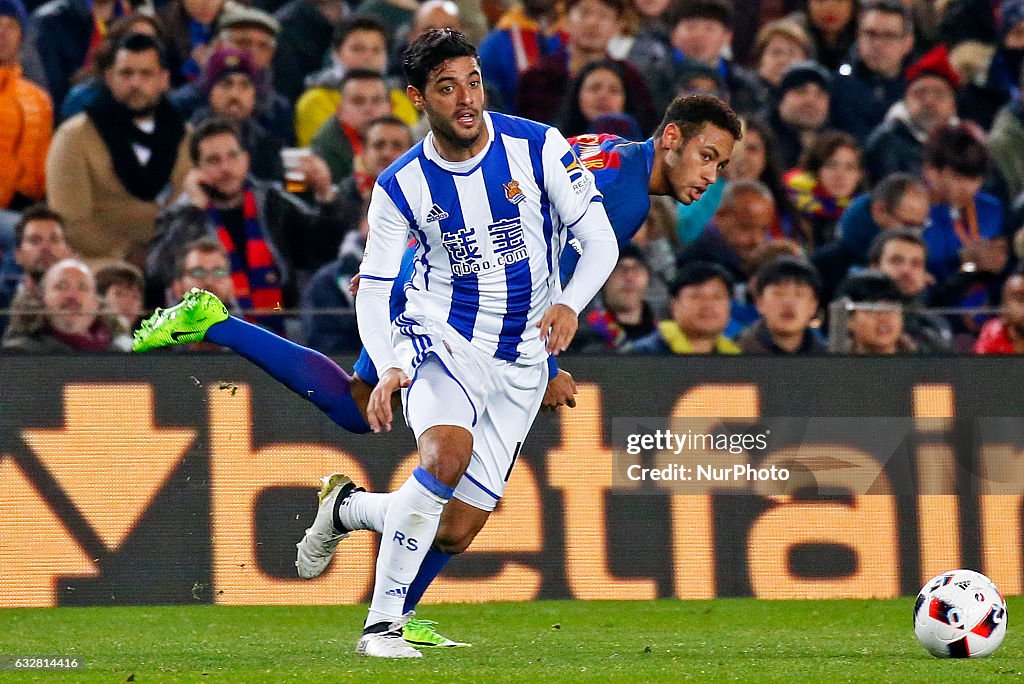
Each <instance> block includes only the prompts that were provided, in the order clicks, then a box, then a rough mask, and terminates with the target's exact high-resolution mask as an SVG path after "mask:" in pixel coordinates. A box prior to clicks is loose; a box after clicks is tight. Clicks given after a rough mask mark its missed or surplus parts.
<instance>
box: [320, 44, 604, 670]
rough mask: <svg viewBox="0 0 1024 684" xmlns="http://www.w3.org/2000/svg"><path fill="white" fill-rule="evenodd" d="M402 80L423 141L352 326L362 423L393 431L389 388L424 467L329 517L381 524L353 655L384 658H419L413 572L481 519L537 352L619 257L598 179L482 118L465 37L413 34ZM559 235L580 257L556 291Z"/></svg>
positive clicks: (394, 193) (507, 123)
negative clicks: (400, 288) (401, 283)
mask: <svg viewBox="0 0 1024 684" xmlns="http://www.w3.org/2000/svg"><path fill="white" fill-rule="evenodd" d="M403 66H404V67H405V71H406V75H407V78H408V80H409V88H408V94H409V96H410V99H411V100H412V102H413V104H414V105H416V107H417V108H418V109H420V110H421V111H423V112H425V114H426V116H427V120H428V122H429V124H430V129H431V131H430V133H429V134H428V135H427V137H426V138H425V139H424V140H423V141H421V142H420V143H419V144H417V145H416V146H414V147H413V148H412V149H411V150H410V151H409V152H407V153H406V154H405V155H404V156H403V157H401V158H400V159H399V160H398V161H396V162H395V163H394V164H392V165H391V166H390V167H389V168H388V169H387V170H386V171H384V173H382V174H381V175H380V176H379V177H378V178H377V183H376V185H375V186H374V190H373V195H372V197H371V200H370V210H369V224H370V233H369V237H368V238H367V248H366V253H365V256H364V259H363V264H362V266H361V268H360V274H361V280H360V291H359V297H358V298H357V299H356V314H357V319H358V324H359V333H360V337H361V338H362V340H363V344H364V346H365V347H366V350H367V352H368V353H369V356H370V358H371V359H372V360H373V362H374V365H375V366H376V368H377V371H378V374H379V378H380V379H379V382H378V383H377V385H376V387H375V388H374V389H373V392H372V393H371V395H370V399H369V403H368V405H367V419H368V422H369V424H370V427H371V428H372V429H373V430H374V431H380V430H390V428H391V422H392V408H391V395H392V393H393V392H394V391H395V390H397V389H399V388H402V389H403V405H404V409H405V417H406V423H407V424H408V425H409V426H410V428H412V430H413V433H414V434H415V436H416V439H417V444H418V450H419V457H420V465H419V467H418V468H416V470H415V471H414V473H413V476H412V477H410V478H409V480H408V481H406V483H405V484H403V485H402V486H401V487H400V488H399V489H398V490H397V491H395V492H392V493H390V494H369V493H367V492H351V493H348V494H347V496H345V499H344V504H343V505H340V506H336V507H334V508H335V516H336V517H337V520H336V522H338V523H340V525H336V527H337V528H338V529H339V530H342V531H343V530H352V529H359V528H363V527H367V526H373V525H368V524H367V523H368V519H372V518H380V517H382V518H383V534H382V540H381V546H380V551H379V553H378V558H377V576H376V581H375V585H374V590H373V597H372V600H371V603H370V610H369V615H368V617H367V619H366V622H365V625H364V629H363V635H362V637H361V638H360V639H359V642H358V644H357V648H356V650H357V652H358V653H361V654H363V655H368V656H376V657H384V658H408V657H419V656H420V655H421V654H420V652H419V651H417V650H416V649H414V648H412V647H411V646H410V645H409V644H407V643H406V642H405V641H404V639H403V633H402V628H403V626H404V623H405V622H406V621H407V620H408V619H409V617H410V613H409V612H406V611H405V602H406V597H407V595H408V593H409V592H410V590H411V589H413V587H412V585H413V582H414V580H415V579H416V577H417V575H418V574H419V573H420V569H421V566H422V565H423V563H424V559H425V558H426V557H427V555H428V551H429V550H430V547H431V545H434V546H435V547H438V546H439V547H441V548H440V549H436V551H443V550H444V547H446V546H447V547H451V546H453V542H454V540H456V539H460V538H464V537H466V536H467V532H469V531H472V533H473V534H475V532H476V531H478V530H479V529H481V528H482V527H483V525H484V523H485V522H486V521H487V518H488V516H489V515H490V512H491V511H492V510H493V509H494V507H495V505H496V504H497V502H498V500H499V499H500V497H501V495H502V493H503V492H504V488H505V484H506V481H507V479H508V477H509V475H510V474H511V471H512V468H513V466H514V465H515V459H516V457H517V456H518V454H519V449H520V448H521V447H522V443H523V441H524V440H525V438H526V434H527V433H528V431H529V429H530V426H531V425H532V423H533V420H534V418H535V417H536V414H537V411H538V410H539V408H540V404H541V400H542V398H543V393H544V388H545V386H546V384H547V380H548V364H547V359H548V356H549V354H557V353H558V352H560V351H564V350H565V349H566V347H567V346H568V345H569V343H570V342H571V340H572V337H573V335H574V334H575V332H576V326H577V316H578V315H579V312H580V311H581V310H582V309H583V307H584V306H586V305H587V303H589V301H590V300H591V299H592V298H593V296H594V295H595V294H596V293H597V291H598V289H600V287H601V285H603V284H604V281H605V279H606V278H607V277H608V275H609V274H610V273H611V270H612V268H613V267H614V265H615V259H616V256H617V254H618V249H617V246H616V241H615V237H614V233H613V232H612V229H611V225H610V224H609V223H608V217H607V215H606V214H605V211H604V207H603V205H602V203H601V199H602V198H601V194H600V193H599V192H598V191H597V189H596V187H595V185H594V181H593V176H592V175H591V174H590V173H589V172H588V171H586V169H584V168H582V166H581V165H580V163H579V160H577V159H576V156H575V154H574V153H573V151H572V149H571V148H570V147H569V144H568V142H566V140H565V138H563V137H562V135H561V134H560V133H559V132H558V131H557V130H556V129H553V128H550V127H548V126H544V125H542V124H537V123H534V122H530V121H526V120H523V119H517V118H514V117H509V116H505V115H501V114H496V113H491V112H487V111H485V110H484V90H483V81H482V78H481V75H480V64H479V60H478V57H477V53H476V49H475V48H474V47H473V46H472V45H470V44H469V43H468V42H467V41H466V39H465V37H464V36H463V35H462V34H460V33H458V32H454V31H450V30H437V31H429V32H427V33H425V34H423V35H422V36H421V37H420V38H418V39H417V40H416V41H414V42H413V43H412V44H411V45H410V47H409V49H408V50H407V51H406V54H405V59H404V65H403ZM569 228H572V229H573V230H574V231H575V235H576V238H577V239H579V240H580V242H581V243H582V244H583V248H584V255H583V256H582V257H581V264H580V267H579V268H578V269H577V271H576V273H575V275H574V276H573V277H572V278H571V279H570V280H569V281H568V283H567V284H566V286H565V288H564V290H563V289H562V288H561V287H560V284H559V274H558V259H559V257H560V256H561V251H562V246H563V245H564V243H565V239H566V235H565V231H566V230H567V229H569ZM410 235H413V236H415V237H416V238H417V248H416V249H417V251H416V259H415V271H414V274H413V278H412V281H411V283H410V284H409V285H407V286H406V296H407V303H406V308H405V312H404V313H403V314H402V315H400V316H398V318H396V319H395V321H394V323H393V324H392V322H391V321H390V319H389V315H388V313H389V311H388V302H389V294H390V291H391V288H392V284H393V282H394V280H395V278H396V277H397V276H398V274H399V269H400V265H401V261H402V257H403V254H404V252H405V248H406V243H407V240H408V237H409V236H410ZM340 496H341V494H339V497H340ZM442 514H443V520H442ZM468 536H469V537H470V538H471V537H472V535H468ZM435 537H436V538H435ZM456 550H461V549H456Z"/></svg>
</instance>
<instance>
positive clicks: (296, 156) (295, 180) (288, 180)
mask: <svg viewBox="0 0 1024 684" xmlns="http://www.w3.org/2000/svg"><path fill="white" fill-rule="evenodd" d="M311 154H313V153H312V152H311V151H310V149H309V148H308V147H286V148H284V149H283V150H281V162H282V163H283V164H284V187H285V189H286V190H287V191H288V192H306V189H307V187H308V186H307V185H306V174H305V173H303V171H302V160H303V159H305V158H306V157H308V156H310V155H311Z"/></svg>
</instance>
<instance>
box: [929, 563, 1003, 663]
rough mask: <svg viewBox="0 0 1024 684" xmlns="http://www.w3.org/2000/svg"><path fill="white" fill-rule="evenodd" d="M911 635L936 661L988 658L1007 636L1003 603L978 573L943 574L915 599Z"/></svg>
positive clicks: (990, 583)
mask: <svg viewBox="0 0 1024 684" xmlns="http://www.w3.org/2000/svg"><path fill="white" fill-rule="evenodd" d="M914 633H915V634H917V640H918V641H920V642H921V645H922V646H924V647H925V648H926V649H928V652H929V653H931V654H932V655H933V656H936V657H938V658H981V657H984V656H987V655H989V654H990V653H992V652H993V651H995V650H996V649H997V648H999V644H1001V643H1003V637H1005V636H1006V601H1005V600H1003V595H1002V594H1001V593H1000V592H999V590H998V589H996V585H995V584H993V583H992V580H990V579H989V578H988V577H985V576H984V575H982V574H981V573H980V572H974V571H973V570H951V571H950V572H944V573H942V574H941V575H939V576H937V577H933V578H932V579H931V580H929V581H928V583H927V584H925V585H924V587H923V588H922V589H921V592H920V593H919V594H918V595H917V601H916V602H915V603H914Z"/></svg>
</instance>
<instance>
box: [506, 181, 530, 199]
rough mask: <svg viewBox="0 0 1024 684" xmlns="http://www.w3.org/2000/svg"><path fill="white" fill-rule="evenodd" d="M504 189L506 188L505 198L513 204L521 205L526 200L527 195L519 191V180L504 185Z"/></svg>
mask: <svg viewBox="0 0 1024 684" xmlns="http://www.w3.org/2000/svg"><path fill="white" fill-rule="evenodd" d="M502 187H504V188H505V198H506V199H507V200H508V201H509V202H511V203H512V204H519V203H520V202H522V201H523V200H524V199H526V195H524V194H523V191H522V190H520V189H519V181H517V180H510V181H509V182H508V183H502Z"/></svg>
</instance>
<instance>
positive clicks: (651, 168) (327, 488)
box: [136, 96, 740, 646]
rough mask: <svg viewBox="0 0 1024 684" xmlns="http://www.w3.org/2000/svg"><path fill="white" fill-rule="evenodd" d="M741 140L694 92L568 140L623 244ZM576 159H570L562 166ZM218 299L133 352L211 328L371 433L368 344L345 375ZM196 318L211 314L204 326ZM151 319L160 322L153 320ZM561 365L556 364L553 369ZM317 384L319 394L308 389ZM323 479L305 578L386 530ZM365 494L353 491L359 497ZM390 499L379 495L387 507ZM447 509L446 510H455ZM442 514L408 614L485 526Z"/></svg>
mask: <svg viewBox="0 0 1024 684" xmlns="http://www.w3.org/2000/svg"><path fill="white" fill-rule="evenodd" d="M739 137H740V127H739V121H738V120H737V119H736V117H735V114H733V113H732V110H731V109H729V107H728V105H725V104H724V103H722V102H721V101H719V100H716V99H714V98H705V97H699V96H698V97H693V96H689V97H685V98H678V99H677V100H676V101H675V102H673V104H672V105H671V106H670V107H669V109H668V111H667V112H666V116H665V118H664V120H663V122H662V124H661V126H660V127H659V128H658V131H657V132H656V134H655V135H654V137H653V138H652V139H650V140H648V141H646V142H644V143H631V142H628V141H625V140H623V139H621V138H617V137H615V136H608V135H600V136H581V137H579V138H577V139H574V140H573V141H572V142H573V143H574V145H573V147H574V150H575V151H576V153H577V156H578V157H579V158H580V159H581V162H582V164H583V166H584V167H586V168H589V169H592V170H593V172H594V174H595V176H596V180H597V186H598V190H600V191H602V192H603V193H604V195H605V197H604V203H605V206H606V207H607V208H608V212H609V218H610V219H611V223H612V227H613V230H614V233H615V236H616V238H617V240H618V242H619V244H620V245H622V244H627V243H628V242H629V240H630V239H631V238H632V236H633V235H634V234H635V233H636V231H637V230H638V229H639V227H640V225H641V224H642V223H643V220H644V218H645V217H646V214H647V210H648V206H649V199H648V197H647V195H648V194H665V195H669V196H672V197H675V198H676V199H679V200H680V201H683V202H684V203H689V202H691V201H695V200H696V199H699V197H700V194H701V193H702V192H703V190H704V189H706V188H707V186H708V185H710V184H711V183H714V182H715V181H716V179H717V174H718V172H719V171H720V170H721V169H722V168H723V167H724V165H725V164H726V163H727V162H728V159H729V156H730V154H731V150H732V145H733V142H734V141H735V140H736V139H738V138H739ZM560 161H561V160H560ZM572 163H573V162H572V161H569V162H568V164H565V166H571V165H572ZM574 170H575V169H569V170H567V171H569V172H571V171H574ZM431 209H433V207H431ZM415 257H416V250H415V249H411V250H409V251H408V252H407V254H406V257H405V260H404V261H403V264H402V268H401V273H402V275H400V276H399V277H398V279H397V280H396V281H395V283H394V285H393V286H392V290H391V292H392V294H391V307H392V312H391V317H392V318H395V317H397V316H398V315H399V314H401V313H402V312H403V311H404V307H405V302H404V299H405V297H404V295H405V290H406V287H405V283H406V282H407V281H409V282H411V274H412V272H413V260H414V259H415ZM578 258H579V255H578V252H573V250H563V252H562V263H561V267H562V272H563V279H564V278H565V277H566V276H567V275H568V274H570V273H572V270H573V269H574V267H575V263H576V261H577V259H578ZM190 301H191V304H190V303H189V302H190ZM216 304H219V303H217V302H216V301H215V299H213V298H212V296H207V295H206V293H204V294H203V296H196V295H190V296H189V297H186V302H185V303H183V305H187V306H184V308H183V309H181V310H180V314H181V315H180V316H179V317H178V318H177V319H174V318H173V316H172V315H171V311H173V309H169V310H167V311H164V312H158V313H157V314H155V315H154V317H153V318H152V319H150V321H149V322H148V323H147V326H145V327H144V329H143V331H140V333H139V335H137V337H136V350H137V351H142V350H145V349H149V348H155V347H158V346H166V345H169V344H174V343H176V342H178V341H182V342H186V341H192V338H187V339H186V338H184V337H177V338H172V336H171V333H172V332H173V331H174V330H179V331H182V330H186V329H187V330H192V329H195V332H194V335H196V336H197V337H196V339H202V338H203V335H204V333H205V339H207V340H210V341H213V342H215V343H217V344H223V345H225V346H228V347H230V348H231V349H233V350H234V351H236V352H238V353H239V354H241V355H242V356H244V357H245V358H247V359H248V360H250V361H252V362H253V363H255V364H256V365H258V366H259V367H261V368H263V369H264V370H266V371H268V372H269V373H270V374H271V375H273V376H274V377H275V378H276V379H278V380H280V381H281V382H282V383H284V384H285V385H286V386H288V387H289V388H290V389H293V390H294V391H295V392H296V393H297V394H299V395H300V396H304V397H306V398H307V399H309V400H311V401H312V402H313V403H314V404H316V405H317V406H318V407H319V408H320V409H321V410H323V411H324V412H325V413H326V414H327V415H328V416H329V417H331V418H332V420H334V421H335V422H336V423H338V424H339V425H341V426H342V427H343V428H345V429H347V430H350V431H352V432H365V431H367V429H368V425H367V423H366V418H365V416H366V408H365V407H366V401H367V394H368V393H369V392H370V390H371V389H372V387H373V386H374V385H376V384H377V371H376V368H375V367H374V364H373V362H372V361H371V359H370V357H369V356H368V355H367V354H366V351H365V350H364V351H363V354H362V355H361V356H360V358H359V361H357V363H356V367H355V370H356V373H357V375H356V377H353V378H349V376H348V375H346V374H345V373H344V372H343V371H342V370H341V369H340V368H339V367H337V365H336V364H334V363H333V361H331V360H330V359H327V358H326V357H324V356H323V355H321V354H319V353H318V352H315V351H314V350H310V349H306V348H303V347H300V346H298V345H295V344H293V343H291V342H289V341H287V340H283V339H281V338H278V337H276V336H274V335H273V334H271V333H269V332H267V331H264V330H261V329H259V328H255V327H254V326H251V325H249V324H247V323H245V322H244V321H241V320H239V319H236V318H234V317H228V316H227V313H226V311H223V312H222V311H220V310H218V309H217V308H216ZM197 318H205V319H206V320H205V322H202V323H198V322H197ZM154 321H157V324H156V325H154V324H153V322H154ZM178 334H179V335H180V332H179V333H178ZM556 370H557V368H553V369H552V370H551V371H550V372H552V373H553V372H555V371H556ZM314 387H315V388H316V390H315V391H314V392H309V391H308V388H314ZM573 388H574V386H573V384H572V380H571V377H570V376H568V375H567V374H566V373H565V372H564V371H561V372H560V374H559V376H558V378H557V381H552V382H551V383H550V384H549V397H548V399H549V400H550V406H557V405H560V404H566V403H569V405H572V404H571V397H572V392H573ZM323 479H324V488H323V489H322V490H321V492H320V497H321V501H322V505H321V510H320V513H319V514H318V516H317V522H316V523H314V525H313V526H312V527H311V528H310V530H308V531H307V535H306V537H305V538H304V539H303V541H302V542H300V544H299V560H298V561H297V563H296V564H297V566H298V567H299V572H300V575H302V576H303V577H310V578H311V577H316V576H318V575H319V574H321V573H322V572H323V571H324V570H325V569H326V568H327V566H328V564H329V562H330V560H331V558H332V557H333V555H334V551H335V548H336V547H337V544H338V542H339V541H340V540H341V539H344V538H345V537H347V536H348V534H349V532H350V531H351V530H352V529H355V528H359V529H373V530H376V531H377V532H381V531H382V529H383V511H384V510H385V507H384V506H378V507H376V510H375V511H374V513H375V515H369V514H368V513H367V509H368V508H370V507H363V509H362V513H361V514H360V516H359V517H358V521H357V522H356V523H354V524H353V522H352V516H351V515H350V516H347V517H349V519H350V524H353V527H348V528H344V527H343V526H342V524H341V523H340V521H338V523H337V525H335V521H336V517H335V516H336V513H335V511H343V510H347V509H356V508H359V507H358V506H350V504H351V503H352V497H351V494H352V493H353V492H358V491H359V490H358V488H356V487H355V485H354V484H350V483H349V482H348V480H347V478H341V477H339V476H337V475H336V476H328V477H325V478H323ZM369 496H372V497H390V496H391V495H369ZM359 498H360V497H355V499H356V500H358V499H359ZM388 500H389V499H383V501H382V503H383V502H386V501H388ZM447 510H448V511H449V512H450V511H452V510H454V507H450V508H449V509H447ZM446 517H448V520H447V521H446V522H448V523H449V524H448V525H447V529H445V528H442V532H443V534H442V535H441V537H440V538H439V539H438V543H437V544H435V545H434V546H432V547H431V549H430V551H429V552H428V554H427V556H426V558H425V560H424V562H423V564H422V565H421V567H420V570H419V573H418V574H417V576H416V578H415V580H414V582H413V584H412V585H411V586H410V587H409V588H408V590H407V594H406V602H405V606H404V608H405V610H411V609H413V608H415V606H416V604H417V602H418V600H419V598H420V597H421V596H422V594H423V592H424V591H425V589H426V588H427V586H428V585H429V584H430V582H431V581H432V580H433V579H434V577H436V576H437V574H438V573H439V572H440V571H441V569H442V568H443V567H444V566H445V564H446V563H447V561H448V560H449V559H450V558H451V554H452V553H458V552H460V551H462V550H464V549H465V548H466V547H467V546H468V545H469V543H470V542H471V541H472V539H473V537H474V536H475V534H476V533H477V532H478V531H479V529H480V526H476V525H472V524H470V525H467V524H460V522H459V520H458V516H455V515H452V516H450V517H449V516H448V513H446ZM471 517H472V516H471ZM318 528H324V529H318ZM419 622H420V621H416V620H414V621H412V622H410V623H408V624H407V625H406V628H405V636H406V639H408V640H410V641H411V642H412V643H418V644H420V645H441V646H451V645H458V642H453V641H451V640H449V639H446V638H444V637H441V636H440V635H439V634H437V633H436V631H435V630H434V629H433V628H432V627H430V626H429V623H425V624H426V625H427V626H424V625H420V624H418V623H419Z"/></svg>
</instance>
